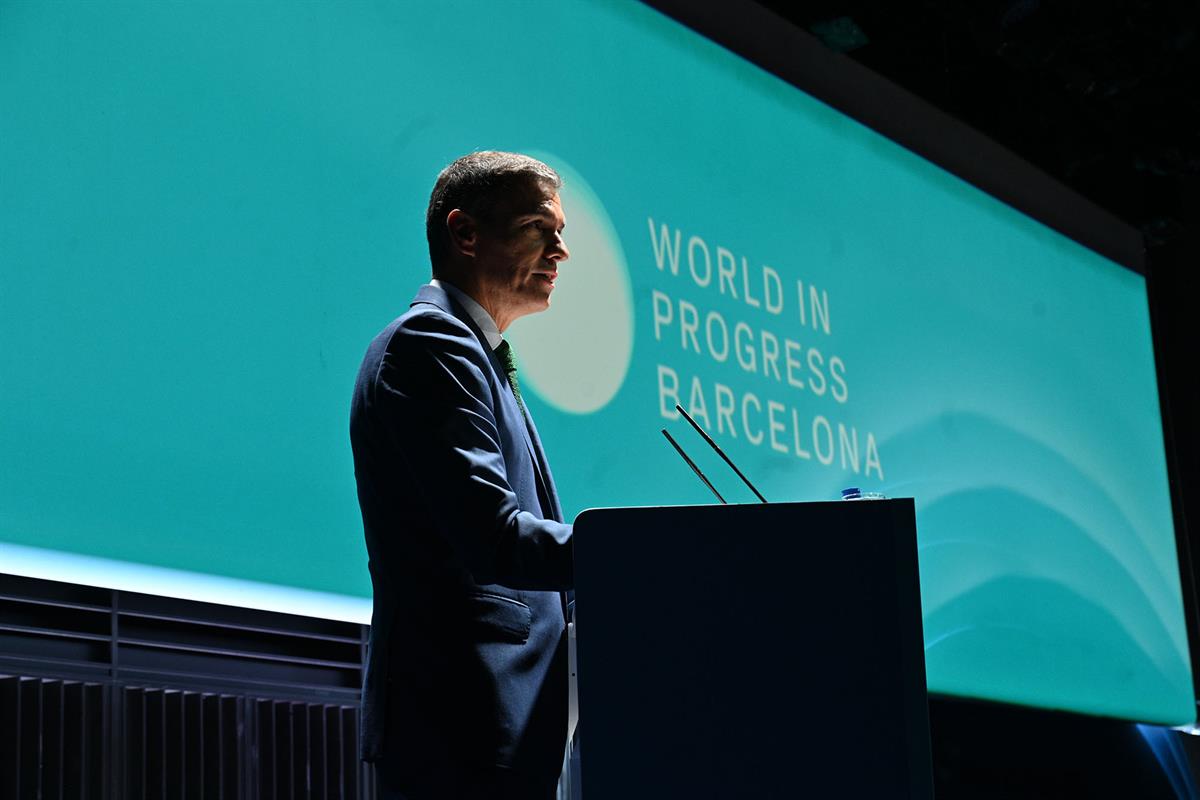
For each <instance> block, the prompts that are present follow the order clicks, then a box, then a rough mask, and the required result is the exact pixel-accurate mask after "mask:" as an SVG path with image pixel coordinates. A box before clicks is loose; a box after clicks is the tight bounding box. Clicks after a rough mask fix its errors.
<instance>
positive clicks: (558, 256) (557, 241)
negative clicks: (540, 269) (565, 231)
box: [546, 232, 571, 261]
mask: <svg viewBox="0 0 1200 800" xmlns="http://www.w3.org/2000/svg"><path fill="white" fill-rule="evenodd" d="M570 257H571V251H570V250H568V249H567V243H566V241H565V240H564V239H563V237H562V234H561V233H557V232H556V233H555V234H554V241H553V242H551V243H550V248H549V252H548V253H547V254H546V258H548V259H550V260H551V261H566V260H567V259H568V258H570Z"/></svg>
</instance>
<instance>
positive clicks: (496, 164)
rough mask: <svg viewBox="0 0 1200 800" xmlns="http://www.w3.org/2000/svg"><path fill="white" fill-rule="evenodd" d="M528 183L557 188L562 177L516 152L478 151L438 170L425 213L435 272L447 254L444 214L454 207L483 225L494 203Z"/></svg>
mask: <svg viewBox="0 0 1200 800" xmlns="http://www.w3.org/2000/svg"><path fill="white" fill-rule="evenodd" d="M531 182H533V183H539V184H543V185H547V186H551V187H553V188H554V189H558V188H560V187H561V186H562V178H560V177H559V176H558V173H557V172H555V171H554V170H553V169H551V168H550V167H548V166H546V165H545V164H543V163H542V162H541V161H538V160H537V159H536V158H530V157H529V156H525V155H521V154H520V153H503V152H499V151H496V150H482V151H480V152H477V153H471V154H469V155H465V156H463V157H462V158H459V159H456V160H455V161H454V162H453V163H452V164H450V166H448V167H446V168H445V169H444V170H442V172H441V174H440V175H438V179H437V182H436V183H434V185H433V192H432V194H430V196H429V208H428V209H427V210H426V212H425V238H426V239H428V240H429V261H430V263H431V264H432V265H433V271H434V273H436V272H437V271H438V269H439V268H440V267H441V266H442V264H443V263H444V262H445V260H446V256H447V254H448V253H449V251H450V241H449V233H448V231H447V230H446V215H447V214H449V213H450V212H451V211H453V210H454V209H456V208H459V209H462V210H463V211H466V212H467V213H468V214H470V215H471V216H473V217H476V218H477V219H480V220H481V221H484V222H490V221H491V216H490V215H491V213H492V211H493V210H494V208H495V206H496V203H497V202H498V201H499V200H500V199H501V198H502V197H504V196H505V195H507V194H508V193H509V192H511V191H512V190H513V189H515V188H518V187H524V186H528V185H529V184H530V183H531Z"/></svg>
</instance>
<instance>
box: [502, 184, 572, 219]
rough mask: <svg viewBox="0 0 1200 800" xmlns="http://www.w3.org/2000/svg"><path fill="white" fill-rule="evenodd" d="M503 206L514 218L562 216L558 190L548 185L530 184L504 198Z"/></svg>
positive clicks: (515, 189) (518, 188) (517, 188)
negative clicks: (546, 215) (537, 215)
mask: <svg viewBox="0 0 1200 800" xmlns="http://www.w3.org/2000/svg"><path fill="white" fill-rule="evenodd" d="M501 206H502V207H503V208H504V209H505V210H506V211H508V212H509V213H511V214H512V215H513V216H521V215H524V214H561V213H562V203H561V201H560V200H559V197H558V189H556V188H555V187H554V186H552V185H550V184H547V183H529V184H525V185H523V186H520V187H516V188H514V190H513V191H512V192H511V193H510V194H509V195H508V196H507V197H505V198H504V200H503V201H502V202H501Z"/></svg>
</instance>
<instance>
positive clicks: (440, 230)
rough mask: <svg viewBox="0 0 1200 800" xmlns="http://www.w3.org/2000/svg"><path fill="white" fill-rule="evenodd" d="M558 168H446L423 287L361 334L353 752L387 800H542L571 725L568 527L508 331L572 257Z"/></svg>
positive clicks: (511, 163) (488, 156) (500, 157)
mask: <svg viewBox="0 0 1200 800" xmlns="http://www.w3.org/2000/svg"><path fill="white" fill-rule="evenodd" d="M560 185H561V182H560V180H559V177H558V175H557V174H556V173H555V172H554V171H553V170H552V169H550V168H549V167H548V166H546V165H545V164H542V163H541V162H539V161H536V160H534V159H532V158H528V157H526V156H521V155H517V154H512V153H495V152H483V153H473V154H471V155H469V156H465V157H463V158H460V159H458V160H457V161H455V162H454V163H453V164H451V165H450V166H448V167H447V168H446V169H445V170H443V171H442V173H441V175H440V176H439V177H438V180H437V183H436V184H435V186H434V189H433V193H432V196H431V198H430V202H429V210H428V213H427V215H426V234H427V237H428V239H429V252H430V259H431V261H432V265H433V277H434V280H433V281H432V282H431V283H430V284H427V285H425V286H423V287H421V289H420V291H419V292H418V293H417V296H416V298H415V299H414V300H413V302H412V305H411V307H410V309H409V310H408V312H407V313H405V314H404V315H403V316H401V317H400V318H398V319H396V320H395V321H394V322H392V323H391V324H390V325H388V326H387V327H386V328H385V329H384V330H383V331H382V332H381V333H380V334H379V335H378V336H377V337H376V338H375V340H374V341H373V342H372V343H371V345H370V347H369V348H368V350H367V354H366V357H365V358H364V359H363V363H362V367H361V369H360V371H359V374H358V380H357V383H356V385H355V389H354V399H353V404H352V408H351V415H350V438H351V444H352V446H353V449H354V471H355V477H356V479H357V482H358V498H359V505H360V506H361V509H362V516H363V525H364V528H365V532H366V540H367V550H368V553H369V557H370V570H371V580H372V584H373V586H374V612H373V616H372V621H371V639H370V645H369V651H368V659H367V670H366V676H365V680H364V686H363V704H362V749H363V757H364V758H365V759H367V760H369V761H375V762H377V763H376V775H377V777H378V779H379V783H380V787H381V791H382V796H384V797H393V798H405V800H423V798H472V799H473V800H474V799H475V798H479V799H480V800H482V799H483V798H514V799H515V798H521V800H534V799H535V798H538V799H540V798H551V797H553V796H554V792H555V785H556V781H557V777H558V774H559V771H560V768H561V766H562V760H563V749H564V746H565V743H566V738H567V691H568V690H567V664H566V655H567V644H566V638H565V633H564V631H565V617H566V611H567V608H566V595H565V594H563V592H565V591H566V590H568V589H570V588H571V584H572V562H571V527H570V526H569V525H566V524H563V522H562V509H561V507H560V506H559V502H558V497H557V494H556V492H555V488H554V481H553V479H552V478H551V476H550V470H549V468H548V466H547V464H546V458H545V454H544V453H543V451H542V446H541V442H540V440H539V439H538V435H537V430H536V428H534V425H533V421H532V420H531V419H530V418H529V415H528V413H527V412H526V409H525V406H524V403H523V402H522V400H521V396H520V389H519V383H518V382H517V380H516V376H515V372H514V367H513V358H512V354H511V348H510V347H509V345H508V343H507V342H505V341H504V340H503V337H502V334H503V333H504V331H505V330H506V329H507V328H508V326H509V325H510V324H511V323H512V322H513V321H514V320H516V319H517V318H519V317H521V316H524V315H526V314H532V313H536V312H539V311H544V310H545V309H546V308H548V307H549V305H550V295H551V293H552V292H553V290H554V282H555V278H556V277H557V274H558V267H559V265H560V264H561V262H563V261H565V260H566V259H567V257H568V251H567V248H566V245H565V244H564V242H563V238H562V231H563V226H564V224H565V220H564V217H563V211H562V206H561V203H560V201H559V196H558V188H559V186H560Z"/></svg>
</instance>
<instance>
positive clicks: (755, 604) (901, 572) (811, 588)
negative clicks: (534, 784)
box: [575, 500, 932, 800]
mask: <svg viewBox="0 0 1200 800" xmlns="http://www.w3.org/2000/svg"><path fill="white" fill-rule="evenodd" d="M575 576H576V613H577V617H576V620H577V627H578V640H577V641H578V656H579V697H580V742H581V770H582V779H583V780H582V788H583V794H584V800H608V798H621V799H622V800H627V799H629V798H639V797H655V798H666V797H672V798H674V797H678V798H707V797H712V798H732V797H747V798H756V799H757V798H775V797H778V798H784V797H786V798H793V797H822V798H824V797H913V798H917V797H922V798H923V797H931V796H932V778H931V774H930V757H929V727H928V710H927V705H926V694H925V662H924V650H923V643H922V637H921V607H920V595H919V590H918V575H917V554H916V531H915V525H914V512H913V504H912V501H911V500H890V501H861V502H842V503H788V504H782V503H781V504H772V505H740V506H688V507H674V508H631V509H596V510H591V511H586V512H584V513H583V514H582V515H580V517H579V518H578V519H577V520H576V523H575Z"/></svg>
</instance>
